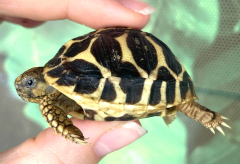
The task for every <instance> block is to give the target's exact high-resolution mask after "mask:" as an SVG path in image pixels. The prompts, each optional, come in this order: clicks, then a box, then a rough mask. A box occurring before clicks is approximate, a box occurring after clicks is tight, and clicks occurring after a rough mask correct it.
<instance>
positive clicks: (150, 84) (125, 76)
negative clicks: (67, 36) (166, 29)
mask: <svg viewBox="0 0 240 164" xmlns="http://www.w3.org/2000/svg"><path fill="white" fill-rule="evenodd" d="M43 73H44V78H45V80H46V82H47V83H48V84H50V85H51V86H53V87H54V88H56V89H57V90H59V91H60V92H62V93H63V94H65V95H67V96H68V97H69V98H71V99H73V100H74V101H76V102H77V103H78V104H79V105H81V107H82V108H83V109H84V111H85V119H92V120H101V121H103V120H106V121H113V120H133V119H139V118H144V117H149V116H151V115H161V110H163V111H164V110H165V109H167V108H169V107H172V106H177V105H179V104H181V103H182V102H189V101H191V100H193V99H196V98H197V97H196V94H195V92H194V87H193V83H192V80H191V78H190V77H189V75H188V73H187V72H186V70H185V68H184V67H183V65H182V64H181V63H180V62H179V60H178V59H177V58H176V56H174V54H173V53H172V51H171V50H170V49H169V48H168V46H167V45H166V44H165V43H163V42H162V41H160V40H159V39H157V38H156V37H154V36H153V35H152V34H150V33H146V32H142V31H140V30H136V29H129V28H107V29H101V30H97V31H95V32H91V33H89V34H88V35H84V36H81V37H77V38H74V39H72V40H70V41H68V42H67V43H66V44H64V45H63V46H62V47H61V48H60V50H59V51H58V53H57V54H56V55H55V56H54V58H53V59H51V60H50V61H49V62H48V63H47V64H46V65H45V67H44V71H43Z"/></svg>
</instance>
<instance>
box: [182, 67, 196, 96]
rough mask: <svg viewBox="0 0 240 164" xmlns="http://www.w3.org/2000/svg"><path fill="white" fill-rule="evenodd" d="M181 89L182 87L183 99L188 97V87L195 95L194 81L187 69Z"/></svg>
mask: <svg viewBox="0 0 240 164" xmlns="http://www.w3.org/2000/svg"><path fill="white" fill-rule="evenodd" d="M188 85H189V86H188ZM180 89H181V98H182V100H185V99H186V95H187V91H188V89H190V91H191V95H192V96H193V95H194V87H193V82H192V80H191V78H190V76H189V74H188V73H187V72H186V71H185V72H184V73H183V81H182V82H181V83H180Z"/></svg>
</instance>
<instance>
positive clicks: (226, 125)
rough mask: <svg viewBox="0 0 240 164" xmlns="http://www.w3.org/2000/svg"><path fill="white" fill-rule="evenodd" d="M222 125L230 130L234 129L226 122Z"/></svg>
mask: <svg viewBox="0 0 240 164" xmlns="http://www.w3.org/2000/svg"><path fill="white" fill-rule="evenodd" d="M221 125H223V126H225V127H227V128H229V129H232V128H231V126H229V125H228V124H226V123H225V122H221Z"/></svg>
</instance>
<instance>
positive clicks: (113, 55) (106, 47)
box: [91, 34, 122, 73]
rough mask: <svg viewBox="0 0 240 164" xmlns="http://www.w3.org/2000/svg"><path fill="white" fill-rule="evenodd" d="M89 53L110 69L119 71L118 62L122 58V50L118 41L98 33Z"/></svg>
mask: <svg viewBox="0 0 240 164" xmlns="http://www.w3.org/2000/svg"><path fill="white" fill-rule="evenodd" d="M91 53H92V54H93V56H94V57H95V59H96V60H97V62H98V63H99V64H100V65H102V66H104V67H106V68H108V69H109V70H111V72H113V73H114V72H118V71H119V69H120V68H119V63H120V61H121V59H122V50H121V46H120V44H119V42H118V41H116V40H115V39H113V38H111V37H110V36H107V35H104V34H102V35H100V36H99V37H98V38H97V39H96V40H95V41H94V42H93V44H92V47H91Z"/></svg>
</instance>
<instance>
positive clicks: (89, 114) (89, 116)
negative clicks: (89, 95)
mask: <svg viewBox="0 0 240 164" xmlns="http://www.w3.org/2000/svg"><path fill="white" fill-rule="evenodd" d="M95 115H97V112H95V111H94V110H90V109H85V110H84V120H95V118H94V116H95Z"/></svg>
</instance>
